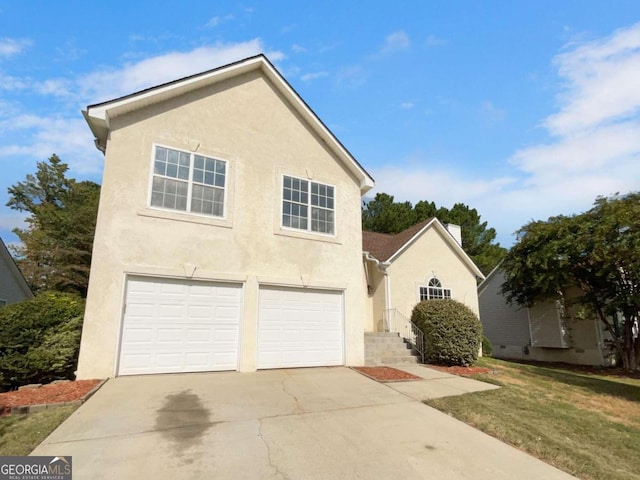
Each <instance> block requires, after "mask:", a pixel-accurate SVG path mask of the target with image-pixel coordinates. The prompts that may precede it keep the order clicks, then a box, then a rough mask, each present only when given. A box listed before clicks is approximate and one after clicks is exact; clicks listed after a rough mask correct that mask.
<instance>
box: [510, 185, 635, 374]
mask: <svg viewBox="0 0 640 480" xmlns="http://www.w3.org/2000/svg"><path fill="white" fill-rule="evenodd" d="M518 237H519V241H518V242H517V243H516V245H514V247H513V248H512V249H511V250H510V251H509V253H508V254H507V256H506V258H505V260H504V262H503V264H502V267H501V268H502V269H503V270H504V272H505V277H506V280H505V283H504V284H503V287H502V291H503V293H505V295H506V297H507V299H508V300H509V301H510V302H511V303H517V304H520V305H527V306H530V305H532V304H534V303H535V302H537V301H540V300H544V299H554V298H555V299H557V298H558V297H559V296H565V294H566V292H567V291H568V290H569V289H572V288H574V289H575V288H577V289H578V290H579V292H580V293H579V295H578V296H577V298H574V299H568V300H570V301H571V302H573V303H575V304H577V305H579V306H580V307H582V311H584V312H588V313H589V314H591V315H595V316H596V317H597V318H599V319H600V321H601V322H603V324H604V327H605V329H606V330H607V331H608V332H609V334H610V335H611V338H612V346H613V348H614V350H615V351H616V352H617V354H618V355H619V356H620V358H621V359H622V363H623V366H624V367H625V368H627V369H634V370H635V369H637V368H638V367H639V366H640V337H639V336H638V333H637V328H638V324H637V322H638V318H639V317H640V193H637V192H636V193H630V194H627V195H622V196H621V195H615V196H613V197H609V198H607V197H599V198H598V199H597V200H596V201H595V204H594V207H593V208H592V209H591V210H589V211H587V212H585V213H582V214H579V215H573V216H557V217H551V218H549V219H548V220H547V221H544V222H543V221H534V222H530V223H528V224H527V225H525V226H523V227H522V228H521V229H520V230H519V231H518ZM565 300H567V299H566V297H565Z"/></svg>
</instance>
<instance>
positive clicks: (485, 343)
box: [482, 335, 493, 357]
mask: <svg viewBox="0 0 640 480" xmlns="http://www.w3.org/2000/svg"><path fill="white" fill-rule="evenodd" d="M492 354H493V347H492V346H491V342H490V341H489V339H488V338H487V337H485V336H484V335H483V336H482V356H483V357H490V356H491V355H492Z"/></svg>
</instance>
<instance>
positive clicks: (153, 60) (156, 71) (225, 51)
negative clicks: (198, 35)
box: [79, 38, 284, 103]
mask: <svg viewBox="0 0 640 480" xmlns="http://www.w3.org/2000/svg"><path fill="white" fill-rule="evenodd" d="M263 52H264V45H263V44H262V41H261V40H260V39H258V38H256V39H253V40H249V41H246V42H240V43H231V44H225V43H216V44H215V45H208V46H204V47H198V48H195V49H193V50H191V51H187V52H169V53H165V54H162V55H158V56H155V57H150V58H147V59H144V60H141V61H139V62H137V63H130V64H127V65H125V66H124V67H123V68H120V69H113V70H102V71H96V72H93V73H90V74H88V75H85V76H84V77H82V78H81V79H80V80H79V85H80V88H81V90H82V92H83V97H84V98H86V99H88V101H91V102H92V103H95V102H99V101H101V100H107V99H110V98H115V97H118V96H120V95H123V94H128V93H132V92H136V91H139V90H142V89H144V88H148V87H151V86H154V85H158V84H161V83H164V82H169V81H171V80H175V79H177V78H182V77H186V76H188V75H192V74H195V73H199V72H202V71H205V70H209V69H212V68H215V67H219V66H221V65H225V64H228V63H232V62H235V61H237V60H241V59H243V58H246V57H250V56H252V55H256V54H258V53H263ZM267 55H268V56H269V58H270V59H271V60H272V61H278V60H280V59H282V58H284V55H283V54H282V53H281V52H279V51H272V52H268V53H267Z"/></svg>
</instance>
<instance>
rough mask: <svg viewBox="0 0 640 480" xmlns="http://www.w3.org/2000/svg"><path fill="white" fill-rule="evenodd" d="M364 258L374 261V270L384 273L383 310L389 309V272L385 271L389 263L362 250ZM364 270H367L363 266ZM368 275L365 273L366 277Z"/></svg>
mask: <svg viewBox="0 0 640 480" xmlns="http://www.w3.org/2000/svg"><path fill="white" fill-rule="evenodd" d="M362 255H363V256H364V259H365V260H366V261H369V262H374V263H375V264H376V270H378V271H379V272H380V273H382V274H383V275H384V291H385V298H384V303H385V310H387V311H389V310H391V279H390V277H389V272H387V267H389V265H391V263H389V262H381V261H380V260H378V259H377V258H376V257H374V256H373V255H371V253H369V252H362ZM365 272H368V269H366V268H365ZM368 276H369V275H368V274H367V277H368ZM367 284H369V278H367Z"/></svg>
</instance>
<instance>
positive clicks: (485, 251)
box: [362, 193, 507, 274]
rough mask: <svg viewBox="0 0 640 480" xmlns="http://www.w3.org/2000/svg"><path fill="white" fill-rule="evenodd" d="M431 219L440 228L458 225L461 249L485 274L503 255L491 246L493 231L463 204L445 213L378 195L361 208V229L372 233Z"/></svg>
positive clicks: (398, 229)
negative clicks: (435, 219) (437, 221)
mask: <svg viewBox="0 0 640 480" xmlns="http://www.w3.org/2000/svg"><path fill="white" fill-rule="evenodd" d="M432 217H436V218H437V219H438V220H440V221H441V222H442V223H444V224H447V223H452V224H455V225H460V227H461V234H462V248H463V249H464V251H465V252H466V253H467V255H469V257H471V259H472V260H473V261H474V263H475V264H476V265H477V266H478V268H479V269H480V270H481V271H482V272H483V273H485V274H487V273H489V272H490V271H491V270H493V268H494V267H495V266H496V265H497V264H498V262H500V260H501V259H502V257H504V255H505V254H506V252H507V250H506V249H505V248H503V247H501V246H500V244H499V243H497V242H495V239H496V231H495V229H494V228H489V227H488V226H487V222H483V221H482V220H481V217H480V214H479V213H478V211H477V210H476V209H475V208H469V206H468V205H465V204H463V203H456V204H455V205H454V206H453V207H452V208H451V209H448V208H446V207H437V206H436V204H435V203H434V202H428V201H425V200H422V201H420V202H418V203H416V204H415V206H413V205H412V204H411V202H394V199H393V196H392V195H388V194H386V193H378V194H376V196H375V198H374V199H373V200H371V201H369V202H367V203H365V204H364V207H363V209H362V228H363V229H364V230H369V231H372V232H380V233H399V232H401V231H403V230H406V229H407V228H409V227H411V226H413V225H415V224H416V223H419V222H422V221H424V220H427V219H429V218H432Z"/></svg>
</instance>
